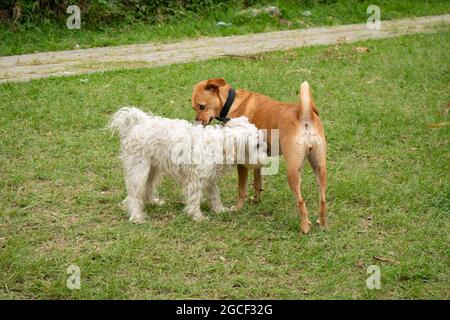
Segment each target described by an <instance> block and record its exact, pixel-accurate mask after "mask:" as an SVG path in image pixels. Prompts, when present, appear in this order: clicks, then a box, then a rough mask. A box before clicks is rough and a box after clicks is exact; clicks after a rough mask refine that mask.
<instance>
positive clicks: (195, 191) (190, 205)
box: [184, 181, 205, 221]
mask: <svg viewBox="0 0 450 320" xmlns="http://www.w3.org/2000/svg"><path fill="white" fill-rule="evenodd" d="M202 191H203V186H202V183H200V182H199V181H190V182H188V184H187V185H186V186H185V187H184V194H185V201H186V207H185V208H184V210H185V211H186V212H187V214H188V215H189V216H190V217H192V220H194V221H201V220H204V219H205V216H204V215H203V213H202V211H201V209H200V204H201V201H202V193H203V192H202Z"/></svg>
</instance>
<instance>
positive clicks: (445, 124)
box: [428, 121, 450, 128]
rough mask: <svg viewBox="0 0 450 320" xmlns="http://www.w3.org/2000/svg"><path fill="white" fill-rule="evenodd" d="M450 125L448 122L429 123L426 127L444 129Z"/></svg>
mask: <svg viewBox="0 0 450 320" xmlns="http://www.w3.org/2000/svg"><path fill="white" fill-rule="evenodd" d="M448 125H450V122H449V121H445V122H436V123H430V124H429V125H428V127H429V128H441V127H445V126H448Z"/></svg>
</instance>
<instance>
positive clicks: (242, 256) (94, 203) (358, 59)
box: [0, 29, 450, 299]
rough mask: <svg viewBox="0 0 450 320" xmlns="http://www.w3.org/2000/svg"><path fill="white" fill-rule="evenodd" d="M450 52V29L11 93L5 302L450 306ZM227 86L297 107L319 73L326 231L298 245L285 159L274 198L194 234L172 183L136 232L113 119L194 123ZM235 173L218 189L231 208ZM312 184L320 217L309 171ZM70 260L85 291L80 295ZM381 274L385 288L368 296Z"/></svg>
mask: <svg viewBox="0 0 450 320" xmlns="http://www.w3.org/2000/svg"><path fill="white" fill-rule="evenodd" d="M356 46H367V47H368V48H369V49H370V52H369V53H359V52H356V51H355V50H354V49H353V48H354V47H356ZM449 52H450V31H449V30H448V29H446V30H443V31H440V32H438V33H434V34H426V35H414V36H404V37H400V38H395V39H387V40H379V41H364V42H361V43H358V44H348V45H339V46H333V47H323V46H321V47H313V48H304V49H298V50H293V51H288V52H276V53H270V54H265V55H262V56H261V59H259V60H256V61H255V60H240V59H231V58H229V59H220V60H213V61H207V62H200V63H189V64H180V65H172V66H168V67H161V68H154V69H139V70H127V71H115V72H108V73H101V74H90V75H81V76H76V77H68V78H53V79H45V80H39V81H32V82H30V83H23V84H4V85H1V86H0V136H1V139H0V150H1V153H0V168H1V170H0V195H1V197H0V210H1V211H0V298H5V299H10V298H19V299H43V298H47V299H67V298H75V299H78V298H96V299H97V298H99V299H105V298H120V299H122V298H130V299H134V298H144V299H147V298H148V299H166V298H280V299H286V298H293V299H304V298H307V299H317V298H325V299H330V298H338V299H350V298H358V299H392V298H400V299H404V298H405V299H423V298H432V299H449V298H450V296H449V291H448V289H449V284H450V281H449V280H450V279H449V273H450V267H449V266H450V259H449V252H450V251H449V230H450V219H449V212H450V186H449V179H448V178H449V176H448V175H449V171H450V154H449V145H448V142H449V137H450V127H449V125H448V117H447V115H446V114H447V112H448V110H449V109H448V102H449V101H450V96H449V91H448V89H449V84H450V63H449V61H450V59H449V58H450V57H449ZM217 76H223V77H225V78H226V79H227V80H228V81H229V82H230V83H231V84H232V85H233V86H235V87H237V88H248V89H251V90H254V91H259V92H263V93H265V94H267V95H270V96H272V97H273V98H275V99H279V100H282V101H297V99H298V89H299V84H300V83H301V81H302V80H305V79H307V80H309V82H310V84H311V85H312V87H313V91H314V96H315V99H316V102H317V103H318V106H319V109H320V112H321V118H322V120H323V122H324V126H325V129H326V135H327V138H328V143H329V154H328V173H329V189H328V192H327V194H328V203H329V212H330V213H329V216H330V229H329V230H328V231H320V230H319V228H318V227H317V226H314V228H313V229H312V233H311V234H310V235H308V236H301V235H300V234H299V221H298V216H297V214H296V209H295V204H294V200H293V196H292V195H291V192H290V190H289V187H288V185H287V182H286V177H285V164H284V160H282V161H281V164H282V165H281V169H280V173H279V174H278V175H275V176H269V177H265V178H264V190H265V191H264V192H263V198H262V202H261V203H260V204H259V205H250V204H248V205H246V206H245V207H244V209H243V210H242V211H240V212H237V213H224V214H218V215H215V214H212V213H210V212H208V211H206V214H207V215H208V216H210V218H211V219H210V221H208V222H202V223H194V222H193V221H191V220H190V219H189V218H188V217H187V216H186V215H185V214H184V213H182V204H181V201H182V196H181V187H180V186H179V185H178V183H177V182H176V181H173V180H170V179H169V180H167V179H166V180H164V183H163V185H162V189H161V193H162V195H163V197H164V198H165V199H166V200H167V204H166V205H164V206H162V207H158V208H147V212H148V214H149V220H148V222H147V223H145V224H143V225H134V224H131V223H129V222H128V221H127V219H126V216H125V213H124V212H123V211H122V210H121V209H120V207H119V203H120V201H121V200H122V199H123V198H124V196H125V188H124V182H123V177H122V173H121V166H120V162H119V159H118V157H117V156H118V149H119V145H118V139H117V137H111V135H110V134H109V132H107V131H105V130H104V127H105V125H106V123H107V121H108V119H109V118H110V116H111V114H112V113H113V112H115V111H116V110H117V109H118V108H119V107H121V106H124V105H129V104H134V105H136V106H140V107H141V108H142V109H144V110H151V111H153V112H154V113H156V114H160V115H164V116H167V117H177V118H185V119H190V120H192V119H193V117H194V114H193V112H192V110H191V109H190V93H191V87H192V85H193V84H194V83H196V82H197V81H199V80H201V79H205V78H208V77H217ZM80 79H88V82H85V81H80ZM436 123H444V124H443V125H441V126H437V125H434V126H433V124H436ZM445 123H446V125H445ZM236 180H237V179H236V174H235V172H234V171H233V172H232V173H231V174H230V175H229V176H227V177H226V178H225V179H224V180H223V181H222V182H221V185H220V186H221V192H222V197H223V201H224V203H225V204H226V205H233V204H234V201H235V197H236V192H237V190H236ZM302 191H303V195H304V197H305V199H306V203H307V206H308V209H309V211H310V214H311V216H312V218H314V217H315V216H316V214H317V212H318V194H317V189H316V186H315V183H314V177H313V174H312V172H311V169H310V167H309V166H306V167H305V169H304V172H303V186H302ZM374 256H380V257H384V258H387V259H389V261H388V262H381V261H377V260H375V259H374ZM72 263H75V264H77V265H78V266H80V268H81V277H82V278H81V290H74V291H70V290H68V289H67V288H66V279H67V275H66V273H65V272H66V268H67V267H68V266H69V265H70V264H72ZM372 264H376V265H379V266H380V268H381V274H382V277H381V285H382V288H381V290H368V289H367V288H366V285H365V281H366V278H367V275H366V268H367V267H368V266H369V265H372Z"/></svg>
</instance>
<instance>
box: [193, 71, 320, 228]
mask: <svg viewBox="0 0 450 320" xmlns="http://www.w3.org/2000/svg"><path fill="white" fill-rule="evenodd" d="M233 98H234V99H233ZM192 107H193V108H194V110H195V112H196V120H197V121H201V122H202V124H203V125H207V124H209V123H210V122H211V121H212V120H213V119H214V118H219V120H226V118H225V117H227V118H235V117H240V116H246V117H247V118H248V119H249V121H250V122H251V123H253V124H255V125H256V127H258V128H259V129H269V130H270V129H279V137H280V141H279V142H280V145H281V153H282V154H283V156H284V158H285V160H286V164H287V176H288V182H289V186H290V188H291V190H292V192H293V193H294V194H295V196H296V199H297V206H298V209H299V213H300V230H301V232H302V233H304V234H307V233H309V231H310V225H311V222H310V221H309V218H308V212H307V211H306V206H305V202H304V200H303V197H302V194H301V191H300V184H301V179H300V173H299V171H300V170H302V168H303V165H304V162H305V160H306V159H308V160H309V162H310V164H311V166H312V168H313V170H314V172H315V175H316V180H317V183H318V185H319V192H320V215H319V219H318V220H317V222H318V223H319V225H320V226H321V227H322V228H326V227H327V226H328V221H327V207H326V200H325V190H326V180H327V170H326V140H325V135H324V130H323V126H322V123H321V121H320V119H319V115H318V114H319V112H318V110H317V107H316V105H315V104H314V101H313V99H312V96H311V90H310V87H309V84H308V82H306V81H305V82H303V83H302V85H301V86H300V104H299V105H298V104H292V103H283V102H278V101H275V100H272V99H270V98H269V97H267V96H264V95H262V94H259V93H254V92H250V91H247V90H241V89H238V90H234V89H232V88H231V86H230V85H229V84H227V83H226V81H225V80H224V79H222V78H216V79H209V80H204V81H201V82H199V83H197V84H196V85H195V86H194V88H193V93H192ZM224 111H225V113H226V114H224ZM269 134H270V133H269ZM270 140H271V139H270V138H269V139H268V144H269V147H270ZM254 175H255V178H254V188H255V196H254V201H259V198H260V194H261V191H262V176H261V169H260V168H258V169H254ZM247 176H248V169H247V168H246V167H245V166H243V165H239V166H238V177H239V178H238V180H239V192H238V200H237V208H238V209H240V208H242V206H243V204H244V201H245V198H246V195H247V194H246V193H247Z"/></svg>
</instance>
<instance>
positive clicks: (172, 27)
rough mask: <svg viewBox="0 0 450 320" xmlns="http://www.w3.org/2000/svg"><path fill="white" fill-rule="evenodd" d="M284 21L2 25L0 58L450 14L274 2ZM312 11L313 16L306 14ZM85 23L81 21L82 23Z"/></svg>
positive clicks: (216, 12) (416, 4)
mask: <svg viewBox="0 0 450 320" xmlns="http://www.w3.org/2000/svg"><path fill="white" fill-rule="evenodd" d="M270 4H274V5H277V6H278V7H279V8H280V10H281V12H282V18H283V19H285V20H288V21H290V22H291V25H290V26H287V25H285V24H280V22H279V19H277V18H274V17H271V16H268V15H260V16H258V17H249V16H246V15H241V14H240V11H241V9H243V7H240V6H225V5H221V6H217V7H214V8H210V9H209V10H206V11H205V12H204V13H202V14H195V13H190V12H179V13H178V14H177V16H174V17H167V20H166V21H164V22H161V23H157V24H145V23H134V24H118V25H116V26H96V25H90V24H82V27H81V29H80V30H68V29H67V28H66V25H65V23H60V24H56V23H50V22H48V23H43V24H41V25H27V24H24V25H22V26H21V27H20V28H19V30H18V31H15V32H13V31H11V29H10V28H9V27H7V26H6V25H0V44H1V45H0V56H3V55H14V54H23V53H32V52H37V51H38V52H40V51H56V50H68V49H75V48H89V47H99V46H114V45H122V44H130V43H144V42H149V41H162V42H166V41H174V40H178V39H182V38H196V37H201V36H226V35H236V34H246V33H252V32H264V31H274V30H283V29H298V28H307V27H311V26H321V25H338V24H349V23H365V21H366V20H367V14H366V10H367V7H368V6H369V5H371V4H377V5H379V6H380V8H381V18H382V19H383V20H390V19H397V18H403V17H412V16H424V15H437V14H444V13H449V12H450V7H449V3H448V0H429V1H424V0H412V1H411V0H380V1H376V2H373V1H371V0H361V1H356V0H352V1H348V0H339V1H337V2H335V3H332V4H320V5H316V6H313V7H310V6H306V5H305V3H304V2H299V1H292V0H291V1H274V2H270ZM306 10H310V11H311V12H312V15H311V16H304V15H303V12H304V11H306ZM82 21H83V20H82ZM218 21H225V22H231V23H232V26H231V27H218V26H216V23H217V22H218Z"/></svg>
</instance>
